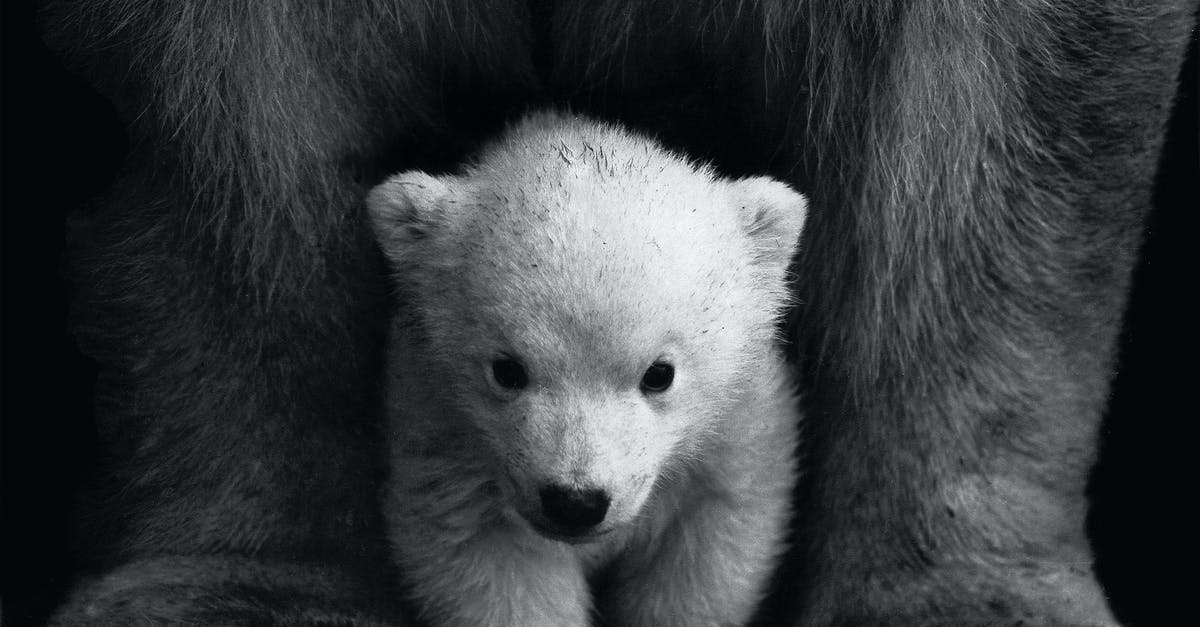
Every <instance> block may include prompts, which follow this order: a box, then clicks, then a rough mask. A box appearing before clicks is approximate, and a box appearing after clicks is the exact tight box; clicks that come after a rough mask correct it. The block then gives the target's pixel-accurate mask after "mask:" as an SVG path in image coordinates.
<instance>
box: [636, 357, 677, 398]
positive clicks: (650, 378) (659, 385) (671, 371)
mask: <svg viewBox="0 0 1200 627" xmlns="http://www.w3.org/2000/svg"><path fill="white" fill-rule="evenodd" d="M674 380H675V366H672V365H671V364H668V363H666V362H662V361H656V362H654V363H653V364H651V365H650V367H649V368H646V373H645V374H643V375H642V391H643V392H662V391H665V390H666V389H667V388H669V387H671V382H672V381H674Z"/></svg>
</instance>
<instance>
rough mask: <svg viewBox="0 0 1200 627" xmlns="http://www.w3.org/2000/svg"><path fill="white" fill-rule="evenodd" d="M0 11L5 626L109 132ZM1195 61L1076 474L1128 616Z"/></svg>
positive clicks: (1156, 561)
mask: <svg viewBox="0 0 1200 627" xmlns="http://www.w3.org/2000/svg"><path fill="white" fill-rule="evenodd" d="M0 10H2V11H3V13H2V14H0V21H2V25H3V31H2V33H3V34H2V37H3V40H2V41H3V49H2V55H3V56H2V61H3V66H2V67H3V69H2V72H3V75H2V76H3V83H2V86H0V90H2V91H0V95H2V99H0V107H2V109H0V110H2V112H3V127H2V133H3V134H2V135H0V146H2V148H3V169H2V170H0V186H2V192H3V196H2V200H0V202H2V206H0V219H2V222H0V231H2V234H3V244H2V246H3V249H2V250H3V256H2V260H0V264H2V265H0V270H2V273H3V274H2V279H0V280H2V284H0V285H2V288H3V291H2V292H0V304H2V311H0V316H2V320H3V339H2V340H0V341H2V342H3V343H2V344H0V352H2V355H3V378H2V379H0V396H2V401H3V406H2V410H0V411H2V412H3V414H2V416H3V427H2V431H0V438H2V441H3V475H2V478H3V509H2V515H3V524H4V528H3V553H2V554H0V564H2V565H3V610H2V611H3V620H0V622H2V623H4V624H6V625H9V624H24V623H28V622H40V621H41V620H44V616H45V613H46V612H48V611H49V609H50V608H52V607H53V605H54V604H55V603H56V602H57V601H58V600H59V599H61V596H62V594H63V593H64V592H65V590H66V589H67V587H68V586H69V585H70V584H71V576H72V573H73V572H76V571H77V569H78V568H79V566H80V564H81V562H80V560H79V558H78V557H77V554H76V553H75V552H74V551H73V550H72V549H71V546H72V543H73V542H74V540H73V539H72V520H73V519H74V518H75V511H74V505H73V495H74V493H75V491H76V487H77V486H78V485H79V484H80V482H81V481H82V480H84V479H86V477H87V475H88V472H89V470H90V469H91V466H92V464H93V463H94V461H95V456H96V437H95V427H94V424H93V422H92V420H93V418H92V409H91V385H92V380H93V378H94V376H95V367H94V365H93V364H92V363H91V362H90V361H89V360H87V359H86V358H84V357H83V356H82V355H81V354H80V353H79V351H78V349H77V347H76V346H75V343H74V341H73V340H72V338H71V336H70V335H69V334H68V333H67V331H66V319H67V311H68V303H69V288H68V286H67V285H66V283H65V281H64V279H63V275H62V272H61V266H62V261H61V256H62V252H63V244H64V222H65V217H66V215H67V214H68V213H69V212H70V211H71V210H72V209H73V208H75V207H78V206H79V205H80V204H81V203H83V202H84V201H86V200H87V199H88V198H90V197H92V196H95V195H97V194H101V193H103V192H104V191H105V190H106V189H107V187H108V186H109V185H110V183H111V181H112V180H113V177H114V176H115V174H116V172H117V169H118V168H119V167H120V165H121V160H122V158H123V155H124V153H125V150H126V138H125V136H124V133H123V131H122V129H121V127H120V125H119V123H118V121H117V119H116V117H115V114H114V113H113V111H112V109H111V108H110V107H109V106H108V104H107V103H106V102H105V101H104V100H103V99H102V98H100V97H99V96H98V95H96V94H95V92H93V91H92V90H91V89H90V88H89V87H88V86H87V84H86V83H84V82H83V81H82V80H80V79H79V78H77V77H75V76H72V75H71V74H69V73H67V72H66V71H65V70H64V69H63V67H62V65H61V64H60V63H59V62H58V60H57V59H56V58H55V57H54V55H52V54H51V53H49V52H48V51H47V50H46V49H45V47H44V46H43V45H42V44H41V42H40V40H39V39H38V35H37V30H36V28H35V27H34V23H33V19H32V11H31V10H30V9H29V7H27V6H26V4H25V3H14V2H12V1H11V0H9V1H7V2H2V3H0ZM1196 76H1197V65H1196V40H1195V38H1193V41H1192V45H1191V48H1190V52H1189V58H1188V62H1187V64H1186V65H1185V67H1184V69H1183V74H1182V81H1181V88H1180V92H1179V98H1178V102H1177V104H1176V110H1175V114H1174V116H1173V118H1172V124H1171V129H1170V131H1169V134H1168V142H1167V147H1166V151H1165V153H1164V157H1163V161H1162V166H1161V171H1160V174H1159V179H1158V182H1157V187H1156V195H1155V209H1154V212H1153V213H1152V215H1151V216H1150V219H1149V221H1148V222H1147V225H1146V234H1147V239H1146V243H1145V246H1144V250H1143V256H1142V261H1141V263H1140V265H1139V266H1138V268H1137V271H1136V274H1135V276H1134V290H1133V295H1132V300H1131V305H1130V309H1129V312H1128V314H1127V316H1126V324H1125V329H1124V332H1123V335H1122V342H1121V360H1120V363H1119V365H1118V369H1117V373H1116V374H1117V376H1116V379H1115V383H1114V386H1113V393H1112V399H1111V402H1110V409H1109V412H1108V415H1107V416H1106V418H1105V423H1104V428H1103V438H1102V442H1101V458H1100V463H1099V465H1098V466H1097V467H1096V469H1095V471H1094V473H1093V477H1092V484H1091V488H1090V495H1091V497H1092V503H1093V508H1092V514H1091V517H1090V520H1089V530H1090V532H1091V536H1092V540H1093V545H1094V546H1095V547H1096V550H1097V569H1098V571H1099V574H1100V578H1101V581H1102V583H1103V584H1104V585H1105V588H1106V590H1107V592H1108V594H1109V596H1110V600H1111V603H1112V606H1113V609H1114V611H1115V612H1116V613H1117V616H1118V617H1119V618H1120V619H1121V620H1122V621H1123V622H1125V623H1127V624H1147V625H1148V624H1162V623H1166V622H1174V621H1176V620H1178V617H1181V616H1188V615H1195V612H1194V611H1192V603H1193V599H1192V598H1191V596H1190V595H1191V594H1193V589H1194V588H1193V586H1192V585H1191V584H1192V582H1193V581H1194V577H1195V576H1194V574H1192V573H1193V571H1194V566H1193V565H1192V564H1193V560H1194V559H1195V551H1194V548H1195V546H1194V543H1193V539H1194V538H1195V537H1196V535H1197V534H1196V533H1195V532H1196V516H1195V514H1194V513H1192V512H1193V511H1194V510H1192V509H1191V508H1192V506H1193V505H1194V501H1195V497H1196V496H1197V495H1198V494H1200V491H1197V490H1196V488H1195V482H1194V481H1193V478H1194V476H1195V470H1196V459H1197V457H1200V446H1197V445H1198V444H1200V442H1198V441H1197V439H1196V438H1195V437H1194V436H1195V429H1194V427H1193V424H1194V423H1195V422H1196V421H1197V420H1198V419H1200V412H1198V411H1197V408H1196V405H1197V403H1196V402H1195V400H1194V398H1195V397H1196V393H1197V389H1196V388H1200V384H1197V382H1196V381H1195V379H1196V377H1195V375H1196V369H1195V368H1194V366H1193V363H1194V362H1195V360H1193V359H1191V358H1192V357H1193V356H1195V355H1196V348H1197V343H1196V331H1195V325H1196V323H1197V322H1200V317H1198V316H1197V306H1196V304H1195V302H1196V296H1197V295H1196V293H1195V292H1196V291H1197V288H1198V287H1200V281H1197V279H1196V270H1197V263H1196V262H1197V255H1196V251H1197V249H1198V248H1200V243H1197V242H1196V241H1194V240H1195V239H1196V238H1197V237H1198V236H1200V233H1198V232H1197V230H1196V229H1195V222H1196V221H1195V219H1194V216H1195V214H1196V213H1197V211H1198V210H1200V194H1198V193H1197V188H1198V185H1197V180H1198V179H1200V163H1198V160H1197V154H1198V147H1197V135H1198V131H1197V115H1198V114H1197V99H1196V96H1197V85H1196Z"/></svg>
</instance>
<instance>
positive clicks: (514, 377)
mask: <svg viewBox="0 0 1200 627" xmlns="http://www.w3.org/2000/svg"><path fill="white" fill-rule="evenodd" d="M492 377H493V378H494V379H496V383H497V384H499V385H500V387H502V388H508V389H510V390H520V389H522V388H524V387H525V386H527V385H529V375H528V374H526V373H525V366H522V365H521V362H519V361H517V360H515V359H512V358H509V357H505V358H502V359H497V360H496V361H493V362H492Z"/></svg>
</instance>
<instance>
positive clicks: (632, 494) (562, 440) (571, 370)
mask: <svg viewBox="0 0 1200 627" xmlns="http://www.w3.org/2000/svg"><path fill="white" fill-rule="evenodd" d="M368 205H369V208H370V211H371V215H372V223H373V226H374V228H375V231H376V234H377V236H378V238H379V241H380V243H381V246H382V248H383V250H384V253H385V254H386V256H387V257H388V259H389V261H390V263H391V265H392V268H393V272H394V279H395V283H396V286H397V290H398V293H399V294H400V296H401V302H402V305H401V310H400V312H399V313H398V315H397V316H396V318H395V321H394V323H393V325H392V328H391V343H392V344H391V347H390V348H391V350H390V356H391V357H390V366H389V416H390V427H389V435H388V437H389V438H390V444H391V451H392V457H391V464H392V467H391V470H392V474H391V479H390V481H389V484H388V486H387V488H386V493H385V495H384V511H385V514H386V516H387V519H388V524H389V530H390V538H391V541H392V545H393V547H394V553H395V558H396V560H397V561H398V562H399V564H400V566H401V569H402V572H403V574H404V577H405V580H406V584H407V586H408V588H407V590H408V591H409V593H410V594H411V595H412V598H413V600H414V601H415V603H416V605H417V606H418V607H419V608H420V609H421V611H422V613H423V617H424V618H426V619H428V620H430V621H431V622H432V623H435V624H452V625H554V626H559V625H586V624H588V623H589V621H590V615H591V612H592V611H593V608H595V609H597V610H599V611H600V612H601V613H602V614H603V616H604V618H605V620H606V621H610V622H611V623H612V624H620V625H710V624H711V625H717V624H720V625H729V624H741V623H744V622H745V621H746V620H747V619H748V618H749V616H750V615H751V613H752V612H753V610H754V608H755V607H756V604H757V602H758V601H759V599H760V597H761V595H762V593H763V592H764V587H765V585H766V582H767V580H768V577H769V575H770V573H771V572H772V570H773V568H774V566H775V562H776V559H777V557H778V556H779V554H780V552H781V550H782V549H783V538H784V534H785V528H786V524H787V519H788V514H789V505H788V504H789V501H790V496H791V490H792V487H793V485H794V482H795V477H796V469H795V460H794V454H795V446H796V432H797V429H798V423H799V414H798V410H797V403H796V399H795V397H794V391H793V390H794V385H793V383H792V381H791V379H790V375H789V374H788V372H787V369H786V367H785V364H784V362H783V359H782V356H781V352H780V351H779V350H778V348H777V347H776V346H775V344H774V340H775V335H774V328H775V323H776V321H777V318H778V315H779V313H780V310H781V309H782V307H783V306H784V304H785V300H786V297H785V294H786V291H785V273H786V271H787V265H788V261H789V259H790V258H791V255H792V252H793V249H794V247H795V244H796V241H797V238H798V235H799V232H800V228H801V225H802V223H803V219H804V212H805V203H804V199H803V197H802V196H800V195H799V194H798V193H796V192H794V191H792V190H791V189H790V188H788V187H787V186H786V185H783V184H782V183H778V182H775V181H772V180H770V179H765V178H751V179H744V180H741V181H728V180H721V179H718V178H716V177H714V175H713V173H712V172H711V171H710V170H708V169H707V168H703V167H697V166H695V165H694V164H691V163H689V162H687V161H686V160H684V159H682V158H680V157H678V156H676V155H673V154H671V153H669V152H667V151H665V150H664V149H662V148H661V147H659V146H658V145H656V144H655V143H654V142H652V141H650V140H648V139H646V138H644V137H640V136H637V135H635V134H632V133H629V132H626V131H623V130H621V129H618V128H614V127H611V126H606V125H603V124H600V123H597V122H594V121H590V120H586V119H581V118H576V117H570V116H565V115H560V114H551V113H545V114H539V115H534V116H531V117H529V118H527V119H525V120H524V121H522V122H521V123H520V124H518V125H516V126H515V127H513V128H511V129H509V131H508V132H507V133H506V134H505V135H504V136H503V137H501V138H500V139H498V140H497V141H495V142H493V143H492V144H491V145H490V146H488V147H487V148H486V149H485V150H484V151H483V152H482V153H481V155H480V157H479V158H478V160H477V161H476V162H475V163H473V164H471V165H469V166H467V167H466V168H465V170H464V172H463V173H461V174H460V175H456V176H441V177H432V176H429V175H427V174H424V173H421V172H407V173H403V174H400V175H397V176H395V177H393V178H392V179H391V180H389V181H387V182H385V183H384V184H383V185H381V186H379V187H378V188H377V189H376V190H375V191H373V192H372V194H371V196H370V198H369V200H368ZM501 355H508V356H512V357H516V358H518V359H519V360H520V361H521V362H522V363H523V364H524V365H525V367H526V369H527V371H528V375H529V385H528V387H527V388H525V389H523V390H519V391H514V390H506V389H503V388H501V387H499V386H497V385H496V384H495V382H494V381H493V380H492V379H491V374H490V364H491V362H492V361H493V360H494V359H496V358H497V357H498V356H501ZM658 359H666V360H668V361H670V362H671V363H673V364H674V366H675V369H676V375H675V380H674V383H673V384H672V386H671V387H670V388H669V389H668V390H667V391H665V392H662V393H658V394H650V393H645V392H643V391H642V390H641V389H640V388H639V382H640V380H641V376H642V374H643V372H644V371H645V370H646V368H647V367H648V366H650V364H652V363H653V362H654V361H655V360H658ZM545 482H557V483H564V484H571V485H580V486H598V487H602V488H604V489H605V490H607V491H608V493H609V494H610V495H611V498H612V504H611V506H610V509H609V513H608V516H607V517H606V519H605V520H604V522H603V523H602V526H601V531H602V532H604V533H603V535H601V536H599V537H597V538H595V539H593V540H591V541H587V542H577V543H573V544H572V543H566V542H563V541H559V540H554V539H550V538H547V537H544V536H543V535H540V534H539V533H538V532H537V531H535V530H534V528H533V527H531V525H530V523H529V522H528V521H529V520H531V519H534V518H536V517H537V516H538V510H539V507H540V505H539V501H538V487H539V486H540V485H543V484H544V483H545ZM600 569H603V572H604V573H605V581H606V582H607V585H605V586H604V587H603V588H602V590H603V591H604V593H603V595H602V596H601V597H600V598H596V599H592V598H591V597H592V594H591V592H590V590H589V585H588V577H589V576H591V575H593V574H595V573H597V572H598V571H599V570H600Z"/></svg>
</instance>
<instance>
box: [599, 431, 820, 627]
mask: <svg viewBox="0 0 1200 627" xmlns="http://www.w3.org/2000/svg"><path fill="white" fill-rule="evenodd" d="M790 415H791V414H790V413H789V414H788V416H790ZM795 424H796V423H795V419H794V418H789V417H787V416H782V417H781V420H780V421H779V424H778V425H776V426H773V427H771V428H749V429H748V430H747V432H748V434H749V435H750V436H751V437H749V438H748V440H749V441H741V439H740V438H738V437H733V438H731V439H730V440H729V441H727V445H726V446H725V447H723V450H722V451H721V453H722V454H721V455H717V457H724V460H723V461H722V462H720V463H716V464H712V465H710V466H709V467H707V468H706V469H705V470H706V471H705V472H703V473H702V474H700V475H699V476H694V477H691V478H690V480H689V481H687V482H686V485H683V486H681V487H680V489H679V490H674V491H673V490H672V489H671V487H670V486H667V489H666V490H664V491H663V492H664V496H663V501H662V502H660V503H656V504H655V507H657V508H661V510H663V511H664V513H665V512H666V511H670V513H669V514H668V515H667V516H664V517H663V518H662V519H661V520H662V522H661V524H657V525H655V526H653V527H652V526H650V524H648V525H647V526H646V528H645V529H643V530H642V533H641V534H639V535H640V536H641V538H640V539H639V540H637V541H635V542H634V543H633V544H632V545H631V546H630V547H628V549H627V550H626V551H625V552H624V554H623V556H622V557H621V558H620V560H619V561H618V562H617V563H616V564H614V566H613V568H612V570H611V571H609V574H608V577H609V579H608V581H607V585H606V589H605V590H604V591H603V594H604V596H603V597H601V598H600V599H598V600H597V603H598V604H599V605H600V610H601V612H600V613H601V616H602V618H603V620H604V622H605V623H606V624H608V625H614V626H616V625H644V626H649V625H656V626H657V625H661V626H671V625H678V626H681V627H682V626H685V625H687V626H692V625H722V626H725V625H744V624H745V623H746V622H747V621H749V620H750V618H751V617H752V616H753V614H754V612H755V610H756V609H757V607H758V604H759V602H760V601H761V600H762V598H763V596H764V594H765V592H766V588H767V585H768V582H769V580H770V577H771V575H772V574H773V572H774V570H775V567H776V566H777V565H778V563H779V559H780V556H781V554H782V553H783V551H784V549H785V542H786V536H787V527H788V522H789V517H790V514H791V507H790V499H791V493H792V489H793V487H794V485H795V481H796V476H797V470H796V467H795V457H794V455H795V451H794V446H795V441H796V438H795V433H794V429H795ZM776 427H777V428H776ZM747 453H750V454H751V456H750V457H749V458H748V457H747ZM710 461H711V460H710ZM647 519H648V520H652V519H653V517H647ZM651 524H654V523H651Z"/></svg>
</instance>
